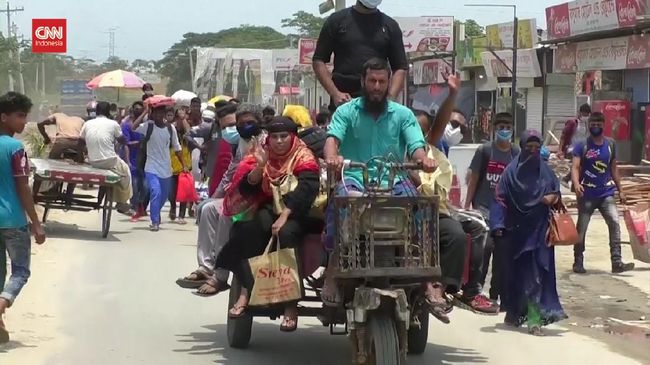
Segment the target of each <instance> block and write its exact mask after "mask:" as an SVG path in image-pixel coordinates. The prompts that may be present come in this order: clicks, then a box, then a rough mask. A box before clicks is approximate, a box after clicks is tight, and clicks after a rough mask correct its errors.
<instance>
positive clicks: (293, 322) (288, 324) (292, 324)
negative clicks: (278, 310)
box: [280, 317, 298, 332]
mask: <svg viewBox="0 0 650 365" xmlns="http://www.w3.org/2000/svg"><path fill="white" fill-rule="evenodd" d="M297 329H298V317H295V318H290V317H284V319H283V320H282V324H281V325H280V331H282V332H295V331H296V330H297Z"/></svg>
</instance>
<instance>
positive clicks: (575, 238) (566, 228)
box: [548, 201, 580, 246]
mask: <svg viewBox="0 0 650 365" xmlns="http://www.w3.org/2000/svg"><path fill="white" fill-rule="evenodd" d="M549 221H550V224H549V227H548V245H549V246H573V245H575V244H577V243H578V242H579V241H580V235H579V234H578V229H577V228H576V225H575V223H573V218H572V217H571V215H570V214H569V213H568V212H567V209H566V207H565V206H564V203H562V202H561V201H560V202H559V203H558V204H557V205H556V206H555V207H553V210H552V211H551V215H550V218H549Z"/></svg>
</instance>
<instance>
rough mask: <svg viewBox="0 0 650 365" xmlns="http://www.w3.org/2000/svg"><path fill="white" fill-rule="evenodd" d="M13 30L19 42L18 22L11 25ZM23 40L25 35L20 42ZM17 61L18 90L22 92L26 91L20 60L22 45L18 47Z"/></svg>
mask: <svg viewBox="0 0 650 365" xmlns="http://www.w3.org/2000/svg"><path fill="white" fill-rule="evenodd" d="M11 29H12V31H13V36H14V38H15V39H16V42H18V26H17V25H16V23H14V24H13V25H12V27H11ZM22 41H23V36H20V42H21V43H22ZM16 62H17V63H18V91H20V93H21V94H24V93H25V79H23V64H22V62H21V61H20V47H18V50H17V51H16Z"/></svg>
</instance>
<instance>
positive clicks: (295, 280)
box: [248, 237, 302, 306]
mask: <svg viewBox="0 0 650 365" xmlns="http://www.w3.org/2000/svg"><path fill="white" fill-rule="evenodd" d="M274 242H277V243H278V244H277V246H278V247H277V250H275V251H273V252H271V249H272V246H274V245H273V243H274ZM248 265H249V267H250V270H251V274H252V277H253V290H252V291H251V296H250V301H249V304H250V305H251V306H265V305H271V304H278V303H285V302H292V301H296V300H299V299H301V298H302V283H301V280H300V274H299V272H298V261H297V260H296V250H294V249H292V248H281V247H280V242H279V240H277V239H274V237H271V240H270V241H269V244H268V245H267V246H266V249H265V250H264V253H263V254H262V255H260V256H256V257H253V258H250V259H248Z"/></svg>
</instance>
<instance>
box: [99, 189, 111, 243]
mask: <svg viewBox="0 0 650 365" xmlns="http://www.w3.org/2000/svg"><path fill="white" fill-rule="evenodd" d="M112 213H113V189H112V188H108V189H106V197H105V198H104V207H103V209H102V238H106V237H108V231H109V230H110V229H111V215H112Z"/></svg>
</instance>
